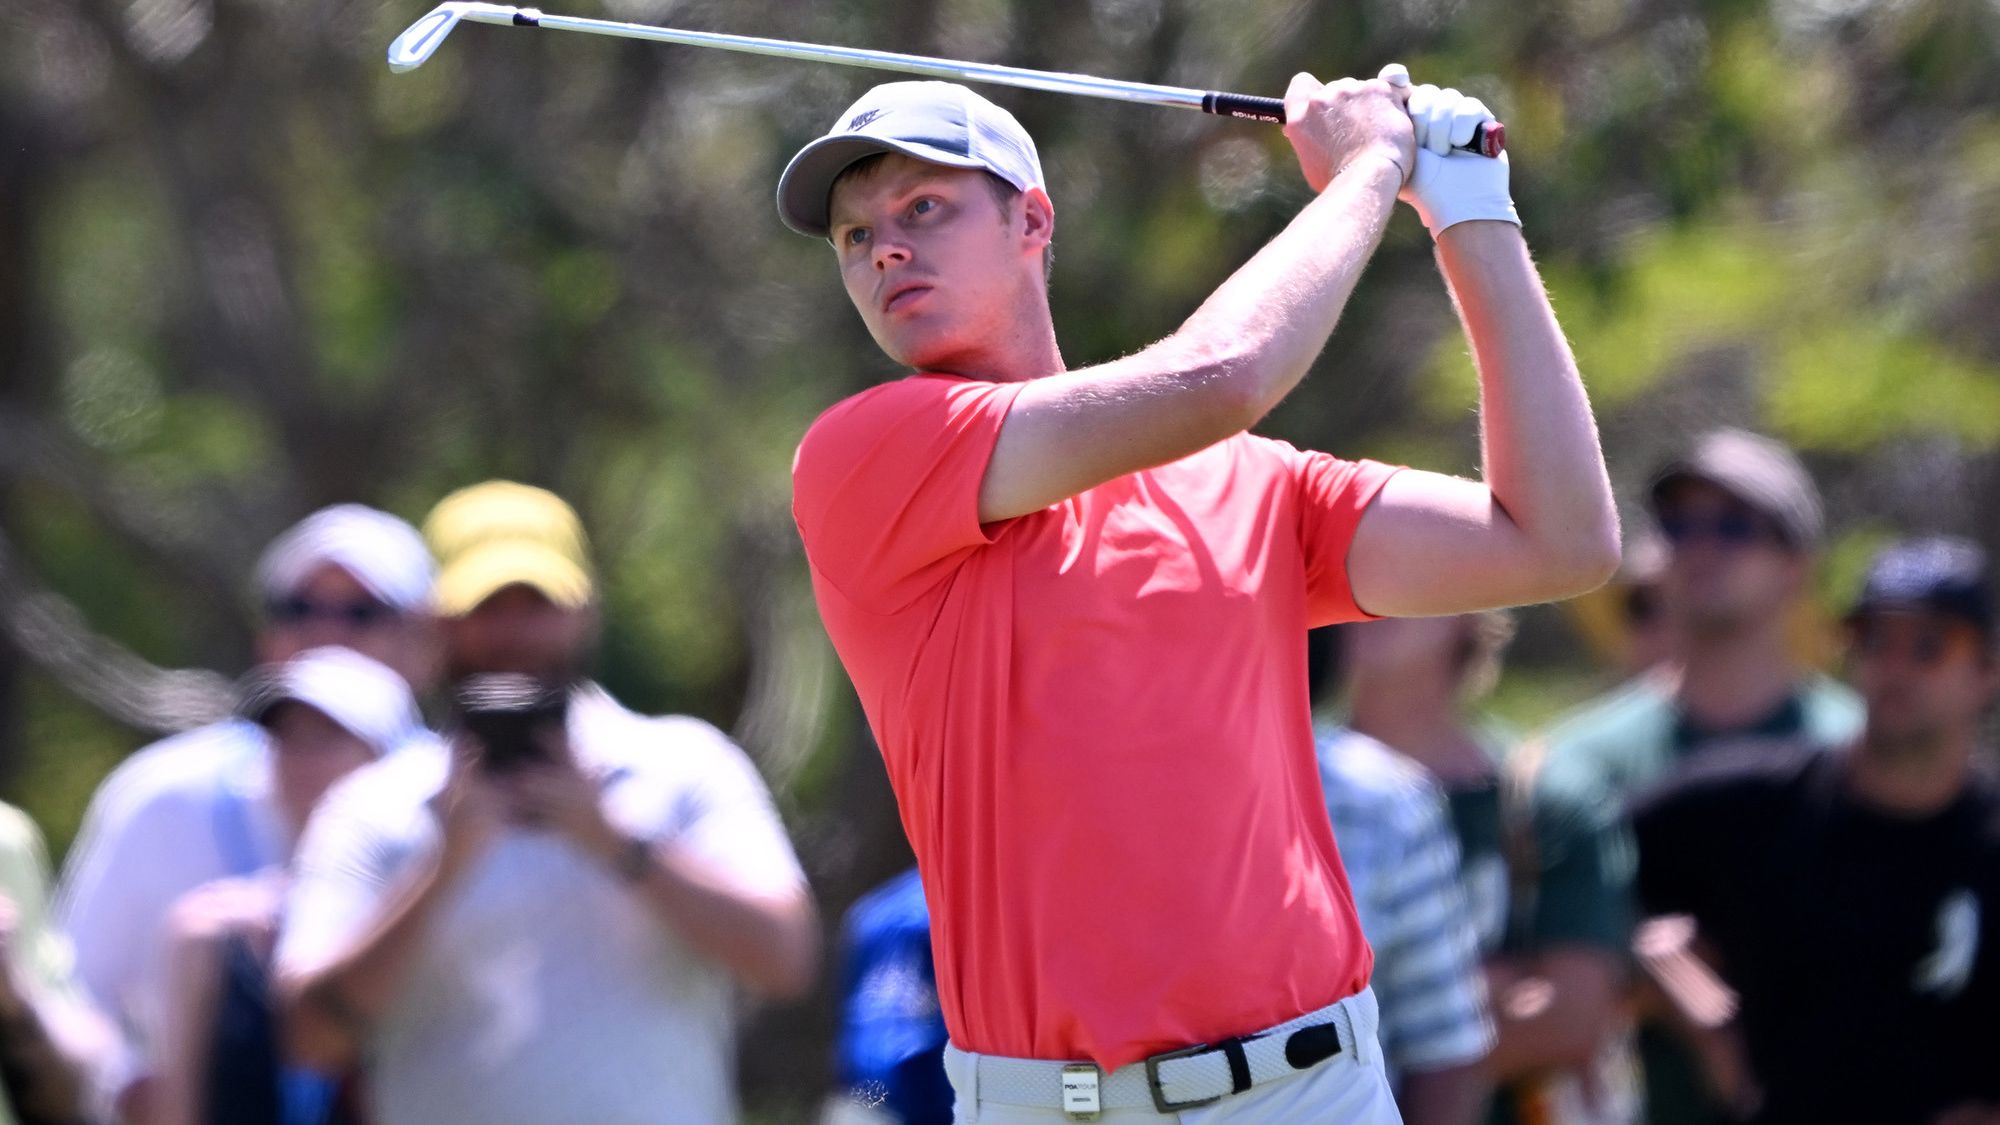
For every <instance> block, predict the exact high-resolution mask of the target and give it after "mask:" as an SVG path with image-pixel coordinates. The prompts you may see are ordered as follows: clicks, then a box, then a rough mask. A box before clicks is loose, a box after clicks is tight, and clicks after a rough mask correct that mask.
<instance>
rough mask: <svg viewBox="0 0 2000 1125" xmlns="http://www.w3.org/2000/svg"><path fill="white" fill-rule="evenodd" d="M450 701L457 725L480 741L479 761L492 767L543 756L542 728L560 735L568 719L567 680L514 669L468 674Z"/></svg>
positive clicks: (502, 769) (497, 769)
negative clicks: (554, 681) (550, 679)
mask: <svg viewBox="0 0 2000 1125" xmlns="http://www.w3.org/2000/svg"><path fill="white" fill-rule="evenodd" d="M451 703H452V715H453V717H454V718H455V719H456V721H457V725H458V726H459V727H460V728H461V729H463V730H464V731H465V732H466V733H467V734H470V735H471V736H472V738H473V740H474V741H475V742H477V743H478V744H479V761H480V764H481V765H482V766H483V767H485V768H486V769H487V770H488V771H490V772H492V773H508V772H511V771H513V770H518V769H520V768H521V767H523V766H527V765H533V764H538V763H542V762H547V761H548V760H549V754H548V751H547V750H546V749H544V748H543V745H542V739H543V738H544V737H546V736H545V735H544V733H543V732H545V731H551V730H553V731H554V732H555V733H556V734H557V735H558V736H560V735H561V734H562V732H563V727H564V724H565V723H566V722H567V721H568V719H569V689H568V687H567V686H566V685H561V684H551V683H548V682H547V681H545V680H540V679H537V678H535V677H534V676H523V675H517V674H514V673H504V672H495V673H487V674H483V675H477V676H467V677H466V678H465V679H464V680H461V681H460V682H459V683H458V685H457V687H456V688H455V689H454V690H453V691H452V699H451Z"/></svg>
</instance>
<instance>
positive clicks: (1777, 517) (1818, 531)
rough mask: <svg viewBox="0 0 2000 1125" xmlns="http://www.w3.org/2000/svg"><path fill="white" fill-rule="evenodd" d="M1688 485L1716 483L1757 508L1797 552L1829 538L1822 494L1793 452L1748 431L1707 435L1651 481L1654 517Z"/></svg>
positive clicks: (1725, 431)
mask: <svg viewBox="0 0 2000 1125" xmlns="http://www.w3.org/2000/svg"><path fill="white" fill-rule="evenodd" d="M1690 480H1698V481H1705V482H1707V483H1709V484H1712V485H1714V486H1715V487H1717V488H1720V489H1722V490H1723V491H1724V492H1727V493H1729V494H1730V495H1731V496H1734V497H1736V498H1737V499H1738V500H1741V501H1743V502H1744V503H1745V504H1748V505H1750V506H1751V507H1752V508H1755V509H1757V511H1759V512H1761V513H1762V514H1763V515H1764V516H1765V517H1766V518H1768V519H1770V520H1771V521H1772V522H1773V523H1775V524H1777V525H1778V530H1779V532H1780V533H1781V534H1782V535H1783V536H1784V537H1785V541H1786V542H1787V543H1789V544H1790V545H1791V546H1792V547H1794V548H1796V549H1798V550H1812V549H1814V548H1816V547H1818V546H1819V544H1820V540H1821V539H1822V538H1823V537H1824V536H1825V534H1826V516H1825V515H1824V513H1823V511H1822V509H1821V508H1820V502H1819V489H1817V488H1815V487H1813V482H1812V477H1810V476H1808V475H1807V474H1806V468H1805V466H1804V465H1801V464H1799V459H1798V458H1797V457H1795V456H1793V455H1792V451H1791V450H1789V449H1786V448H1785V447H1784V446H1782V445H1780V444H1778V443H1777V442H1775V441H1772V440H1771V439H1770V438H1767V437H1763V436H1761V435H1759V434H1753V433H1750V432H1749V431H1747V430H1716V431H1714V432H1712V433H1709V434H1705V435H1703V436H1702V437H1701V439H1700V440H1698V441H1696V442H1695V444H1694V448H1693V449H1692V450H1690V451H1689V452H1688V454H1687V455H1686V456H1685V457H1682V458H1681V459H1679V460H1677V461H1674V462H1672V463H1670V464H1668V465H1667V467H1666V468H1664V469H1661V470H1660V473H1659V475H1658V476H1656V477H1654V478H1653V487H1652V489H1651V490H1650V491H1649V492H1648V493H1647V500H1648V502H1649V503H1650V504H1651V506H1652V510H1653V514H1654V515H1655V516H1658V515H1659V514H1660V503H1661V501H1662V500H1663V499H1664V498H1665V497H1666V494H1667V492H1668V491H1670V490H1671V489H1672V488H1673V487H1674V486H1675V485H1677V484H1680V483H1681V482H1683V481H1690Z"/></svg>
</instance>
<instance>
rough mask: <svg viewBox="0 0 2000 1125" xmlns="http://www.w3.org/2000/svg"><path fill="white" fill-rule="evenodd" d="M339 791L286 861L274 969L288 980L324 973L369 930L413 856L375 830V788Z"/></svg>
mask: <svg viewBox="0 0 2000 1125" xmlns="http://www.w3.org/2000/svg"><path fill="white" fill-rule="evenodd" d="M356 780H372V779H370V778H366V777H357V778H350V779H349V784H347V785H342V786H338V787H336V788H335V789H334V791H333V792H332V793H330V794H328V795H327V797H326V799H325V800H323V801H322V802H321V803H320V806H319V808H318V809H316V810H315V811H314V812H313V815H312V818H311V819H310V820H309V821H308V822H307V824H306V830H305V834H304V835H303V836H302V837H301V838H300V840H299V848H298V854H297V856H296V857H295V859H294V861H293V876H292V881H291V886H290V888H289V890H288V891H287V893H286V896H285V908H284V920H283V922H282V924H281V926H280V929H279V934H278V952H277V966H278V971H279V972H280V973H281V974H286V975H295V974H301V973H310V972H317V971H319V970H321V969H324V968H325V967H326V966H327V965H328V964H329V963H331V962H332V961H333V960H334V959H335V958H336V957H338V956H339V955H340V954H341V952H342V951H343V950H345V949H346V948H347V947H348V946H349V945H350V944H352V942H353V941H354V940H355V938H356V937H358V936H359V935H360V934H361V932H362V931H363V930H364V929H365V928H366V927H367V926H368V925H369V923H370V922H372V921H373V920H374V918H375V916H376V914H377V912H378V911H380V909H381V907H382V903H383V902H384V900H386V899H387V898H388V895H389V891H390V889H391V886H392V885H393V881H394V880H395V879H396V877H397V876H398V875H400V874H401V872H402V871H403V869H404V867H405V865H406V864H407V863H408V862H409V861H410V860H411V858H412V857H413V856H414V854H415V850H414V847H413V844H412V842H411V841H409V840H407V839H398V838H396V834H395V833H392V832H390V831H388V830H387V829H386V827H385V826H384V825H382V824H380V823H379V822H378V811H377V810H376V809H375V808H373V807H372V806H374V805H375V804H376V803H377V802H378V801H380V800H381V798H382V797H383V792H382V790H381V789H380V788H378V787H375V786H372V785H369V786H355V785H353V784H352V783H353V782H354V781H356Z"/></svg>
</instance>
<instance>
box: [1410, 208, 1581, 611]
mask: <svg viewBox="0 0 2000 1125" xmlns="http://www.w3.org/2000/svg"><path fill="white" fill-rule="evenodd" d="M1437 252H1438V261H1439V264H1440V266H1441V268H1442V269H1443V271H1444V276H1445V281H1446V283H1447V284H1448V285H1449V286H1450V288H1451V292H1452V297H1453V299H1454V300H1455V301H1456V303H1457V305H1458V310H1459V316H1460V318H1461V320H1462V321H1463V322H1464V325H1465V332H1466V336H1467V337H1468V338H1469V340H1470V341H1471V345H1472V354H1473V358H1474V361H1475V362H1476V364H1477V366H1478V369H1479V377H1480V420H1481V430H1482V438H1483V461H1484V476H1485V482H1486V485H1487V487H1488V488H1489V489H1490V490H1491V491H1492V493H1493V497H1494V499H1495V500H1496V501H1497V502H1498V503H1499V504H1500V506H1501V507H1502V508H1504V509H1505V510H1506V512H1507V515H1508V516H1509V517H1510V518H1511V519H1512V520H1513V522H1514V524H1515V525H1516V526H1518V527H1519V528H1520V529H1521V530H1522V531H1523V532H1524V533H1525V534H1526V536H1527V537H1528V539H1529V541H1530V542H1532V543H1533V544H1534V545H1535V549H1536V550H1537V552H1538V554H1540V555H1541V556H1542V557H1543V560H1544V564H1545V565H1546V566H1547V567H1548V568H1549V570H1550V572H1552V573H1560V574H1564V575H1571V576H1573V577H1574V584H1575V585H1576V586H1578V587H1579V590H1578V592H1580V591H1581V589H1588V588H1590V587H1592V586H1595V585H1597V584H1598V583H1600V582H1602V581H1604V580H1605V579H1606V578H1608V577H1609V575H1610V572H1611V571H1612V570H1613V569H1615V568H1616V566H1617V562H1618V517H1617V510H1616V508H1615V506H1614V505H1613V502H1612V498H1611V484H1610V478H1609V476H1608V474H1607V473H1606V472H1605V468H1604V452H1603V449H1602V448H1601V447H1600V445H1599V442H1598V436H1597V424H1596V421H1595V419H1594V418H1593V417H1592V416H1591V411H1590V400H1589V397H1588V396H1587V395H1586V393H1585V391H1584V387H1583V380H1582V379H1581V378H1580V377H1579V375H1578V373H1577V368H1576V359H1575V357H1574V356H1573V355H1572V354H1571V353H1570V349H1569V344H1568V343H1567V341H1565V340H1564V339H1563V335H1562V329H1561V327H1560V326H1559V325H1558V324H1557V323H1556V317H1555V311H1554V309H1553V308H1551V307H1550V304H1549V299H1548V295H1547V293H1546V292H1545V291H1544V289H1543V286H1542V281H1541V277H1540V276H1539V275H1538V274H1537V273H1536V270H1535V266H1534V262H1533V259H1532V258H1531V257H1530V256H1529V253H1528V247H1527V244H1526V242H1524V241H1523V240H1522V237H1521V232H1520V229H1519V228H1518V227H1515V226H1514V225H1513V224H1511V223H1503V222H1490V221H1488V222H1465V223H1459V224H1457V225H1456V226H1452V227H1448V228H1446V229H1445V230H1444V231H1443V232H1442V233H1441V234H1440V235H1439V237H1438V242H1437Z"/></svg>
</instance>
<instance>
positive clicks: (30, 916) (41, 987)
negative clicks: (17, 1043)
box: [0, 804, 76, 1125]
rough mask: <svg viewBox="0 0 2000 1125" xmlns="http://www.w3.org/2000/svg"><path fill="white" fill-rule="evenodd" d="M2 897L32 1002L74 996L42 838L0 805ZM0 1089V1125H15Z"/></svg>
mask: <svg viewBox="0 0 2000 1125" xmlns="http://www.w3.org/2000/svg"><path fill="white" fill-rule="evenodd" d="M0 896H4V897H5V898H6V899H7V901H9V902H11V903H12V904H13V905H14V910H15V919H16V920H15V927H14V952H13V961H14V964H13V970H14V974H15V979H16V980H17V981H19V982H20V984H21V986H22V987H23V988H26V989H30V990H32V991H33V993H34V995H35V998H36V999H44V998H62V999H67V1000H72V1001H73V1000H74V999H75V997H76V989H75V984H74V981H75V976H74V974H73V972H72V958H71V956H70V952H69V944H68V943H67V942H65V941H64V940H63V939H62V935H60V934H59V933H57V932H56V929H55V927H53V926H51V925H50V924H49V859H48V849H47V847H46V846H45V845H44V844H43V843H42V834H41V831H40V830H39V829H37V828H36V827H35V823H34V822H33V821H31V820H29V819H28V817H27V815H26V814H25V813H23V812H21V810H19V809H17V808H14V807H13V806H12V805H7V804H0ZM16 1120H17V1119H16V1118H15V1116H14V1110H13V1107H12V1106H11V1105H10V1104H8V1101H7V1092H6V1090H5V1089H0V1125H15V1121H16Z"/></svg>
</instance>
